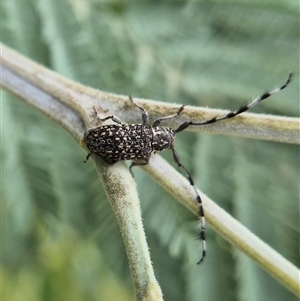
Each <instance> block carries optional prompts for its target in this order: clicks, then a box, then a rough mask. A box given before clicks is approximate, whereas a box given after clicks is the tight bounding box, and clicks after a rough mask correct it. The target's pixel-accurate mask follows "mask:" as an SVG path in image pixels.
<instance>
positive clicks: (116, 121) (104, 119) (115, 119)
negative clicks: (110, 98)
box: [93, 107, 122, 124]
mask: <svg viewBox="0 0 300 301" xmlns="http://www.w3.org/2000/svg"><path fill="white" fill-rule="evenodd" d="M93 109H94V111H95V113H96V116H97V118H98V119H99V120H100V121H101V122H103V121H106V120H109V119H111V120H112V121H114V122H115V123H118V124H122V121H121V120H120V119H119V118H118V117H117V116H115V115H111V116H107V117H104V118H100V117H99V115H98V112H97V111H96V109H95V107H93Z"/></svg>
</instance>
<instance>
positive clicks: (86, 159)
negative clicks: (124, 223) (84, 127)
mask: <svg viewBox="0 0 300 301" xmlns="http://www.w3.org/2000/svg"><path fill="white" fill-rule="evenodd" d="M91 154H92V153H88V154H87V156H86V158H85V160H84V161H83V163H86V162H87V161H88V159H89V157H90V156H91Z"/></svg>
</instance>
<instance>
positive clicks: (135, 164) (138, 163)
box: [129, 159, 149, 178]
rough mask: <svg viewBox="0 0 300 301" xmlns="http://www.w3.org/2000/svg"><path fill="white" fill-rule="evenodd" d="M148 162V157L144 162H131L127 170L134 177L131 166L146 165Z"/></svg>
mask: <svg viewBox="0 0 300 301" xmlns="http://www.w3.org/2000/svg"><path fill="white" fill-rule="evenodd" d="M148 164H149V159H148V160H145V162H131V164H130V166H129V170H130V173H131V175H132V177H133V178H134V175H133V172H132V167H134V166H143V165H148Z"/></svg>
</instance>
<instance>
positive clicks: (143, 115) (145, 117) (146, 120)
mask: <svg viewBox="0 0 300 301" xmlns="http://www.w3.org/2000/svg"><path fill="white" fill-rule="evenodd" d="M129 99H130V101H131V102H132V103H133V104H134V105H135V106H136V107H138V108H139V109H140V110H141V111H142V112H143V113H142V119H143V124H147V123H148V117H149V114H148V112H147V110H145V109H144V108H143V107H141V106H139V105H138V104H136V103H135V102H134V101H133V99H132V97H131V95H129Z"/></svg>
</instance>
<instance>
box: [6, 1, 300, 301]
mask: <svg viewBox="0 0 300 301" xmlns="http://www.w3.org/2000/svg"><path fill="white" fill-rule="evenodd" d="M297 8H298V11H299V3H298V2H296V1H254V0H251V1H250V0H249V1H240V0H236V1H219V2H218V3H215V2H213V1H197V2H195V1H194V2H183V1H181V2H177V3H170V2H157V1H152V2H148V3H131V2H127V3H126V2H118V1H98V0H94V1H72V0H70V1H66V0H65V1H61V0H60V1H59V0H41V1H38V2H36V1H34V0H25V1H21V2H20V1H15V0H14V1H13V0H3V1H2V10H1V14H2V15H1V18H2V20H3V21H2V22H1V26H2V27H1V30H2V31H1V32H2V38H1V39H2V41H3V42H4V43H5V44H8V45H9V46H11V47H13V48H15V49H16V50H18V51H20V52H22V53H24V54H26V55H28V56H29V57H31V58H32V59H34V60H36V61H38V62H40V63H42V64H44V65H46V66H48V67H50V68H51V69H54V70H55V71H57V72H59V73H60V74H62V75H64V76H67V77H69V78H72V79H75V80H77V81H79V82H81V83H83V84H86V85H89V86H92V87H95V88H99V89H101V90H105V91H109V92H115V93H121V94H125V95H126V94H128V95H129V94H130V95H133V96H136V97H144V98H152V99H159V100H161V99H165V100H169V101H172V102H177V103H185V104H193V105H201V106H209V107H219V108H228V109H232V108H236V107H239V106H240V105H242V104H244V103H247V102H249V101H250V100H251V99H252V97H255V96H256V95H259V94H261V93H262V92H264V91H267V90H270V89H272V88H273V87H274V86H276V85H280V84H281V83H282V82H283V81H284V80H285V78H286V76H287V74H288V72H289V71H291V70H292V71H295V72H296V74H295V79H294V81H293V82H292V84H291V85H290V86H289V88H288V89H287V90H285V91H284V93H281V94H279V95H277V96H275V97H274V98H272V100H268V101H266V102H264V103H262V104H261V105H260V106H259V107H258V108H257V109H255V112H263V113H273V114H279V115H288V116H297V115H298V113H299V85H298V83H297V81H298V80H299V77H298V76H299V70H295V68H297V67H298V66H299V16H298V14H297V13H296V11H297ZM2 109H3V113H2V118H1V119H2V127H3V130H2V141H3V143H2V149H1V155H2V157H3V159H4V160H3V170H4V177H3V188H4V190H3V196H2V202H3V206H2V207H3V217H4V219H3V221H2V231H3V259H2V268H3V271H4V274H3V275H4V277H3V279H4V281H3V283H4V284H5V285H4V286H3V288H4V289H5V291H6V295H5V296H7V298H8V299H7V300H15V298H14V295H13V291H15V292H18V293H19V294H20V295H22V296H25V293H24V292H28V290H29V289H30V294H27V296H28V300H35V299H36V300H46V297H45V296H44V295H43V294H46V295H48V298H50V299H51V300H58V299H64V300H67V298H66V296H68V297H69V298H72V300H110V299H109V298H111V300H116V299H120V296H122V300H126V298H127V300H132V298H133V297H132V296H133V293H132V285H131V283H130V272H129V270H128V267H127V266H128V263H127V259H126V255H125V251H124V247H123V242H122V240H121V236H120V234H119V229H118V226H117V223H116V219H115V217H114V216H113V213H112V210H111V208H110V206H109V204H108V202H107V200H106V197H105V195H104V192H103V189H102V187H101V183H100V181H99V180H98V176H97V175H96V172H95V171H94V168H93V166H92V164H83V163H82V161H83V160H84V157H85V154H84V152H83V151H81V150H80V149H79V148H78V146H77V145H76V143H74V141H72V139H70V137H69V136H68V135H67V134H66V133H65V132H63V131H62V130H61V129H60V128H59V127H57V126H56V125H54V124H53V123H52V122H50V121H48V120H47V119H46V118H44V117H43V116H41V114H39V113H37V112H35V111H34V110H32V109H31V108H29V107H28V106H26V105H23V104H22V103H20V102H19V101H17V100H15V99H14V98H13V97H11V96H9V95H8V94H6V93H3V94H2ZM176 149H178V153H179V154H180V157H181V161H182V163H183V164H184V166H186V168H187V169H188V170H190V171H192V174H193V176H194V179H195V181H196V184H197V186H198V187H200V188H201V189H202V190H203V191H204V192H205V193H207V194H208V195H209V196H211V197H212V198H213V199H214V200H216V201H218V203H219V204H220V205H221V206H222V207H223V208H224V209H226V210H227V211H229V212H230V213H231V214H233V215H234V216H235V217H236V218H237V219H238V220H240V221H241V222H242V223H243V224H245V225H246V226H247V227H248V228H249V229H250V230H251V231H253V232H254V233H255V234H256V235H258V236H259V237H261V238H262V239H263V240H264V241H266V242H267V243H268V244H270V245H271V246H272V247H273V248H274V249H276V250H277V251H278V252H280V253H281V254H282V255H283V256H285V257H286V258H287V259H288V260H290V261H291V262H293V263H294V264H295V265H297V266H299V265H300V264H299V261H300V260H299V253H298V238H299V228H298V222H299V195H298V193H299V148H298V147H297V146H293V145H285V144H279V143H271V142H264V141H253V140H246V139H238V138H228V137H220V136H212V135H207V134H203V135H196V134H194V133H182V134H181V135H178V139H177V143H176ZM163 156H165V157H166V158H168V159H170V161H171V162H172V158H171V156H170V154H167V153H166V154H163ZM134 173H135V178H136V181H137V182H138V188H139V194H140V198H141V202H142V204H141V207H142V210H143V217H144V224H145V230H146V233H147V236H148V241H149V245H150V248H151V254H152V260H153V263H154V268H155V271H156V274H157V275H156V276H157V278H158V280H159V282H160V284H161V286H162V289H163V292H164V295H165V299H166V300H177V299H178V300H191V301H192V300H199V299H201V300H210V301H214V300H221V299H222V300H258V301H259V300H264V301H265V300H291V301H293V300H296V297H294V296H293V295H291V293H289V292H288V291H286V289H285V288H284V287H283V286H281V285H280V284H278V283H276V282H275V281H274V280H273V279H272V278H271V277H270V276H268V275H266V273H265V272H263V271H262V270H261V269H260V268H258V267H257V266H256V265H255V264H254V263H252V262H251V261H250V260H249V259H248V258H245V256H244V255H242V254H239V253H238V252H237V251H235V250H234V249H233V248H231V247H230V245H228V243H226V242H225V241H224V240H223V239H222V238H220V237H219V236H218V235H216V234H215V233H214V232H213V231H211V230H210V229H209V225H208V231H207V236H208V239H207V242H208V248H209V256H208V258H207V262H205V264H204V265H202V266H201V267H197V266H196V265H195V262H196V261H197V259H198V255H199V244H198V241H196V240H195V239H194V238H195V237H196V235H197V231H196V230H195V227H196V224H197V223H196V221H195V218H194V217H193V216H192V215H191V214H189V213H188V212H186V210H185V209H184V208H183V207H182V206H181V205H179V204H177V203H176V202H174V201H173V200H172V198H171V197H170V196H169V195H167V194H166V193H165V192H164V191H162V190H161V188H159V187H158V186H157V185H156V184H155V183H153V182H152V180H151V179H149V178H148V177H147V176H145V175H144V174H143V173H142V172H141V171H140V170H138V168H137V170H136V171H134ZM99 195H100V196H101V202H99V201H98V199H99ZM87 200H95V201H94V202H92V203H90V202H87ZM28 279H29V280H28ZM55 279H57V280H55ZM105 279H108V280H107V282H105ZM99 283H101V284H103V285H101V286H100V288H99V287H97V284H99ZM106 287H107V289H106ZM108 287H109V289H108ZM117 287H118V289H116V288H117ZM12 288H13V289H12ZM114 290H115V291H116V293H115V295H113V296H109V293H111V292H112V291H114ZM49 296H50V297H49ZM51 296H52V297H51ZM34 298H35V299H34Z"/></svg>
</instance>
